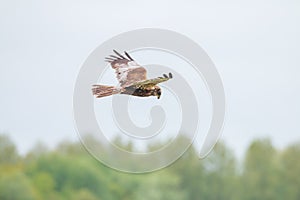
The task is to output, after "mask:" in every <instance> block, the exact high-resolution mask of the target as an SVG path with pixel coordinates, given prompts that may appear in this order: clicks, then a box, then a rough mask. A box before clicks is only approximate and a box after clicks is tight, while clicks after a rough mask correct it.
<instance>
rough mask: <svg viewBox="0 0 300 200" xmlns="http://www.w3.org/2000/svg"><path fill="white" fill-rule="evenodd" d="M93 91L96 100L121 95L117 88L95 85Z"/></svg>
mask: <svg viewBox="0 0 300 200" xmlns="http://www.w3.org/2000/svg"><path fill="white" fill-rule="evenodd" d="M92 91H93V95H95V96H96V98H101V97H106V96H110V95H113V94H118V93H119V92H118V90H117V88H116V87H114V86H107V85H93V88H92Z"/></svg>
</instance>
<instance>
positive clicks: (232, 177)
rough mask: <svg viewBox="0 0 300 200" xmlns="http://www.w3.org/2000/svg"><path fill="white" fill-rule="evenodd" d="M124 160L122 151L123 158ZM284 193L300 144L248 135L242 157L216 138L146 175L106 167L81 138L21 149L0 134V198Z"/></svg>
mask: <svg viewBox="0 0 300 200" xmlns="http://www.w3.org/2000/svg"><path fill="white" fill-rule="evenodd" d="M124 159H125V158H124ZM19 199H20V200H69V199H72V200H169V199H170V200H177V199H178V200H179V199H180V200H202V199H203V200H223V199H228V200H235V199H236V200H243V199H245V200H252V199H253V200H260V199H261V200H276V199H278V200H282V199H288V200H293V199H295V200H296V199H297V200H299V199H300V145H299V144H295V145H291V146H289V147H287V148H285V149H283V150H278V149H275V148H274V147H273V146H272V144H271V142H270V140H268V139H262V140H255V141H253V142H252V143H251V144H250V146H249V147H248V149H247V152H246V154H245V156H244V157H243V158H242V160H239V161H238V160H237V159H236V157H235V156H234V154H233V152H232V151H231V150H230V149H229V148H228V147H227V146H226V145H225V144H224V143H222V142H219V143H218V144H217V145H216V147H215V148H214V150H213V152H211V154H210V155H209V156H208V157H207V158H206V159H203V160H199V159H198V158H197V156H196V153H195V151H194V149H193V148H190V150H189V151H187V152H186V153H185V154H184V156H183V157H182V158H180V159H179V160H178V161H176V162H175V163H174V164H173V165H171V166H169V167H167V168H165V169H163V170H160V171H157V172H154V173H148V174H137V175H134V174H126V173H121V172H117V171H115V170H112V169H110V168H108V167H106V166H104V165H102V164H101V163H100V162H98V161H97V160H95V159H94V158H93V157H91V156H90V155H89V154H88V153H87V152H86V151H85V150H84V148H83V147H82V145H81V144H80V143H71V142H63V143H61V144H60V145H59V146H57V148H56V149H55V150H51V151H50V150H47V149H46V148H45V147H44V145H42V144H37V145H36V146H35V147H34V148H33V149H32V150H31V151H30V152H29V153H28V154H27V155H26V156H20V155H19V154H18V153H17V150H16V147H15V145H14V144H13V143H12V142H11V140H10V138H9V137H7V136H6V135H0V200H19Z"/></svg>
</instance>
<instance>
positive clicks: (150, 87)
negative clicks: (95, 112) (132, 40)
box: [92, 50, 173, 99]
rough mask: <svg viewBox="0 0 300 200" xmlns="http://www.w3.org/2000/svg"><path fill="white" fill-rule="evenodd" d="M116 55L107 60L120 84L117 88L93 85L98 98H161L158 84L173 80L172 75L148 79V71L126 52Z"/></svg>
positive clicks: (116, 53)
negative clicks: (122, 95)
mask: <svg viewBox="0 0 300 200" xmlns="http://www.w3.org/2000/svg"><path fill="white" fill-rule="evenodd" d="M113 52H114V53H115V55H110V56H109V57H106V58H105V61H107V62H109V63H110V64H111V67H112V68H113V69H114V70H115V72H116V76H117V79H118V81H119V84H118V85H117V86H107V85H93V88H92V91H93V94H94V95H95V96H96V98H101V97H105V96H110V95H113V94H127V95H133V96H139V97H148V96H156V97H157V98H158V99H159V98H160V96H161V89H160V87H159V86H157V84H159V83H161V82H164V81H168V80H169V79H171V78H173V76H172V74H171V73H169V74H168V75H166V74H163V77H157V78H153V79H147V70H146V69H145V68H144V67H142V66H140V65H139V64H137V63H136V62H135V61H134V59H132V57H131V56H130V55H129V54H128V53H127V52H126V51H125V52H124V54H125V55H122V54H120V53H119V52H117V51H116V50H113Z"/></svg>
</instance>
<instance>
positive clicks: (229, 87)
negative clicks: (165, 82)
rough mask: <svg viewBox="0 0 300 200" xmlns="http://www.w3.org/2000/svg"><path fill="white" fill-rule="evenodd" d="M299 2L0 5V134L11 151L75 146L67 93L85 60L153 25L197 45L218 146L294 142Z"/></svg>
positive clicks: (31, 1) (298, 135)
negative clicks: (218, 109) (214, 101)
mask: <svg viewBox="0 0 300 200" xmlns="http://www.w3.org/2000/svg"><path fill="white" fill-rule="evenodd" d="M299 10H300V2H299V1H297V0H288V1H271V0H269V1H258V0H254V1H248V2H246V1H209V2H208V1H196V0H187V1H158V0H153V1H116V0H114V1H96V0H94V1H91V0H88V1H78V0H77V1H76V0H75V1H63V2H62V1H58V0H53V1H37V0H28V1H21V0H15V1H4V0H1V1H0V29H1V31H0V94H1V98H0V132H4V133H8V134H10V135H11V137H12V139H13V140H14V141H15V142H16V143H17V145H18V148H19V150H20V151H21V152H24V151H26V150H28V149H29V148H30V147H31V146H32V145H33V144H34V143H35V142H36V141H37V140H41V141H44V142H46V143H47V144H48V145H49V146H53V145H55V144H56V143H57V142H58V141H61V140H62V139H73V140H77V134H76V133H75V129H74V124H73V116H72V94H73V87H74V83H75V80H76V76H77V73H78V71H79V69H80V66H81V64H82V63H83V61H84V60H85V59H86V58H87V56H88V55H89V53H90V52H91V51H92V50H93V49H94V48H96V47H97V46H98V45H99V44H101V43H102V42H103V41H105V40H107V39H109V38H110V37H111V36H114V35H117V34H119V33H121V32H124V31H129V30H132V29H137V28H145V27H155V28H165V29H170V30H174V31H177V32H180V33H182V34H184V35H186V36H188V37H190V38H191V39H193V40H194V41H196V42H198V43H199V44H200V45H201V46H202V47H203V48H204V49H205V50H206V51H207V53H208V55H209V56H210V57H211V58H212V60H213V61H214V63H215V65H216V67H217V68H218V70H219V72H220V75H221V77H222V79H223V83H224V87H225V92H226V97H227V116H226V123H225V127H224V131H223V135H222V138H223V139H224V140H225V141H226V142H227V143H228V144H230V145H231V147H232V148H234V150H235V151H236V152H237V153H239V152H242V151H243V150H244V149H245V147H247V145H248V143H249V141H251V140H252V139H253V138H257V137H265V136H269V137H271V138H272V140H273V142H274V144H275V145H277V146H279V147H283V146H285V145H286V144H289V143H291V142H294V141H295V140H300V128H299V125H298V124H299V119H300V106H299V102H300V93H299V91H300V79H299V73H300V68H299V67H300V38H299V35H300V25H299V20H300V12H299Z"/></svg>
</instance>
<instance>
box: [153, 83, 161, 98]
mask: <svg viewBox="0 0 300 200" xmlns="http://www.w3.org/2000/svg"><path fill="white" fill-rule="evenodd" d="M152 95H153V96H157V99H159V98H160V95H161V89H160V87H158V86H155V88H154V90H153V94H152Z"/></svg>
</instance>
